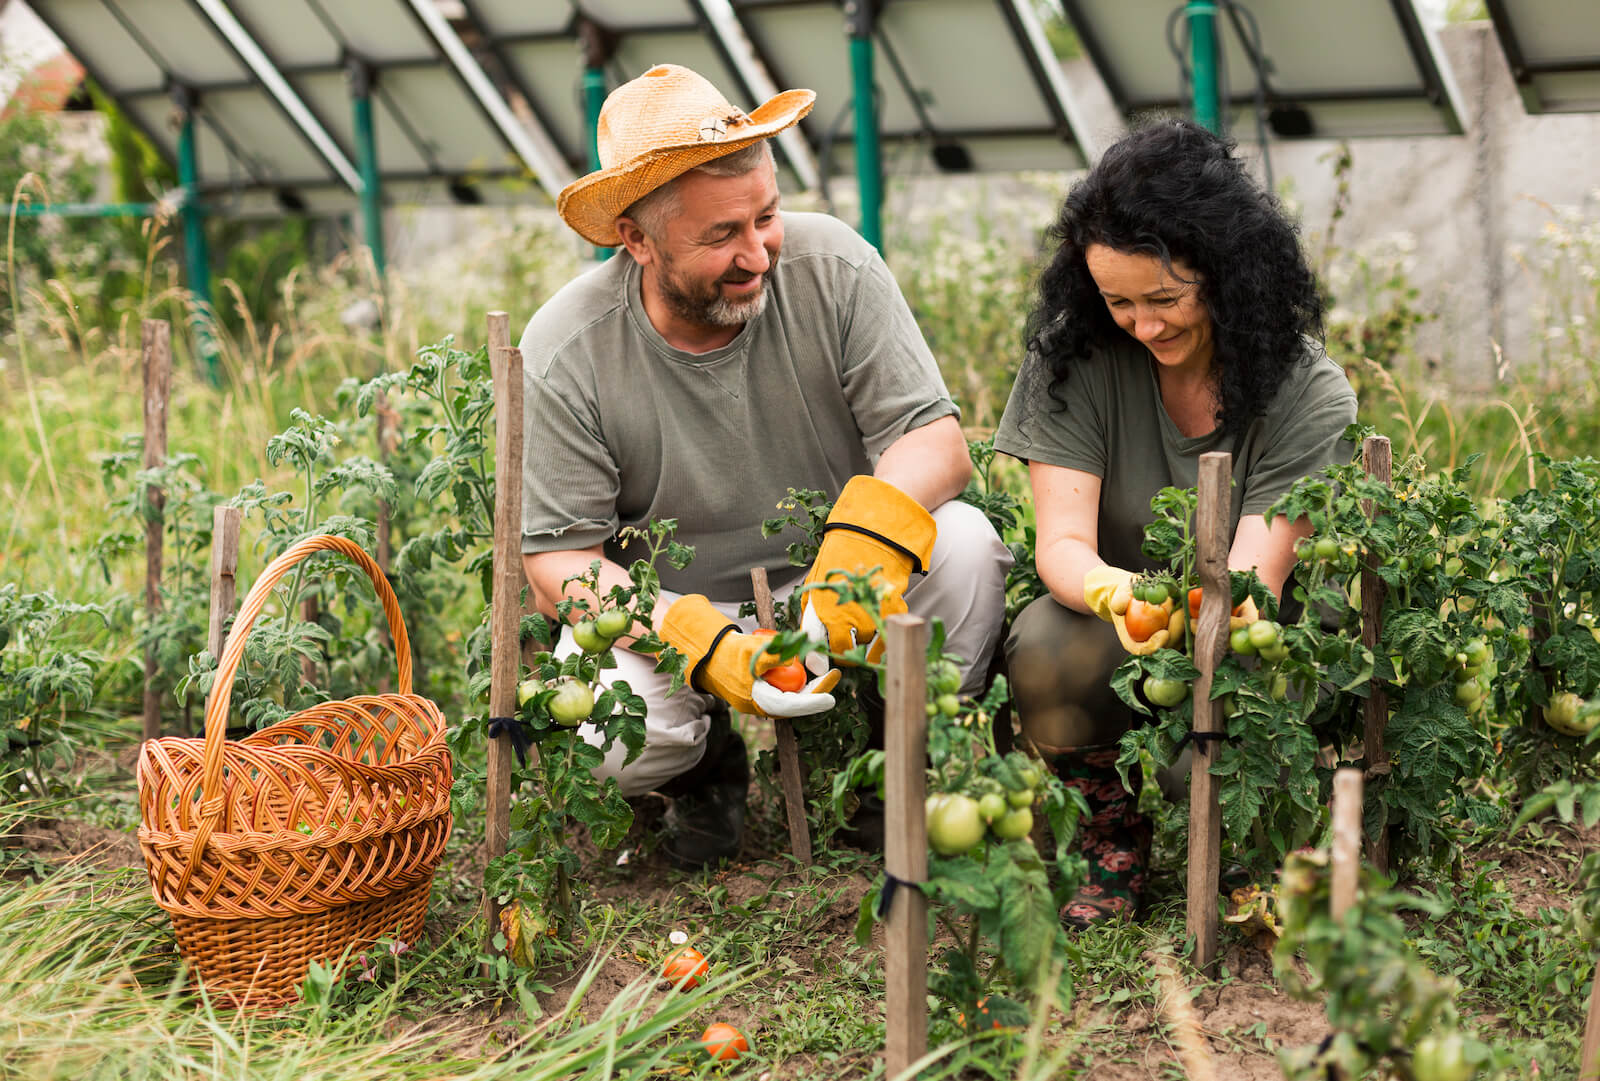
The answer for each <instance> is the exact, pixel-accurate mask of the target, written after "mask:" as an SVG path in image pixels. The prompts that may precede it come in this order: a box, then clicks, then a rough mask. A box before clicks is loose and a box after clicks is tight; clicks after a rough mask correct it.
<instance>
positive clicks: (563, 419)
mask: <svg viewBox="0 0 1600 1081" xmlns="http://www.w3.org/2000/svg"><path fill="white" fill-rule="evenodd" d="M522 416H523V420H522V424H523V433H522V551H523V552H524V553H533V552H553V551H570V550H573V549H578V548H589V547H593V546H594V545H596V544H603V543H604V542H605V541H607V540H609V539H610V538H611V537H612V536H613V535H614V534H615V533H616V532H617V527H618V518H617V509H616V508H617V494H618V491H619V490H620V481H619V478H618V474H617V467H616V464H615V463H614V462H613V461H612V458H611V454H610V452H609V451H607V450H606V446H605V443H604V442H603V441H602V439H601V438H600V435H599V432H598V431H597V430H596V428H597V425H596V423H595V422H594V421H593V419H592V418H590V419H589V420H587V421H586V420H585V415H584V412H583V411H581V410H580V409H576V408H574V406H573V404H572V402H571V401H569V400H568V397H567V396H566V395H563V394H561V393H559V392H558V391H557V389H556V387H555V386H554V384H553V383H552V382H551V380H550V379H549V378H548V377H547V374H536V373H535V372H533V371H531V370H529V368H528V367H527V366H525V367H524V369H523V380H522ZM552 418H559V420H558V421H557V422H555V423H552Z"/></svg>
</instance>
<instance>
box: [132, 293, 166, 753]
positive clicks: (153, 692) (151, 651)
mask: <svg viewBox="0 0 1600 1081" xmlns="http://www.w3.org/2000/svg"><path fill="white" fill-rule="evenodd" d="M139 339H140V345H141V347H142V350H143V353H144V467H145V468H146V469H157V468H159V467H160V466H161V465H163V464H164V463H165V462H166V460H167V402H168V400H169V399H170V398H171V395H172V324H170V323H168V322H167V321H166V320H164V319H146V320H145V321H144V323H143V324H141V326H140V328H139ZM145 494H146V498H147V500H148V502H149V504H150V511H149V516H148V517H147V518H146V519H145V524H144V612H145V618H146V619H149V620H154V619H155V617H156V615H157V613H159V612H160V611H161V540H162V535H163V533H164V532H165V528H164V527H165V524H166V514H165V510H166V504H167V495H166V493H165V492H163V491H162V490H161V489H160V488H158V487H157V486H156V485H154V484H152V485H149V486H148V487H147V488H146V489H145ZM160 735H161V691H160V687H159V685H158V683H157V679H156V648H155V646H154V644H151V645H148V646H146V647H145V650H144V738H145V739H157V738H159V737H160Z"/></svg>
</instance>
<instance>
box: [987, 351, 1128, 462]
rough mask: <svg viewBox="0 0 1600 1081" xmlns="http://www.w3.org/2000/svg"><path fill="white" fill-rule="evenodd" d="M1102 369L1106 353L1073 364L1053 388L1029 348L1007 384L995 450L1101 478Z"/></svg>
mask: <svg viewBox="0 0 1600 1081" xmlns="http://www.w3.org/2000/svg"><path fill="white" fill-rule="evenodd" d="M1106 369H1107V365H1106V358H1103V357H1098V356H1097V357H1095V358H1091V359H1089V360H1086V361H1083V362H1080V363H1078V364H1075V365H1073V367H1072V369H1071V373H1070V374H1069V375H1068V377H1067V379H1066V382H1065V383H1064V384H1062V385H1061V386H1060V387H1059V388H1058V389H1056V390H1055V391H1054V392H1052V387H1051V376H1050V371H1049V369H1048V368H1047V367H1046V366H1045V364H1044V362H1043V361H1041V360H1040V359H1039V357H1038V356H1037V355H1036V354H1032V353H1030V354H1029V355H1028V357H1027V359H1025V360H1024V361H1023V362H1022V368H1021V370H1020V371H1018V372H1017V378H1016V381H1015V382H1014V383H1013V384H1012V385H1011V396H1010V398H1008V399H1007V401H1006V409H1005V412H1004V413H1003V414H1002V415H1001V417H1000V426H999V427H998V428H997V429H995V433H994V445H995V449H996V450H999V451H1001V452H1002V453H1005V454H1009V455H1011V456H1012V457H1014V458H1020V459H1022V460H1023V461H1026V462H1042V463H1044V464H1045V465H1055V466H1062V467H1064V468H1067V469H1079V470H1082V471H1083V472H1085V473H1092V474H1094V475H1095V476H1097V477H1102V478H1103V477H1105V475H1106V466H1107V462H1106V454H1107V448H1108V447H1109V446H1110V430H1109V428H1110V426H1109V424H1108V423H1107V420H1106V418H1107V416H1108V406H1109V405H1110V402H1109V401H1108V399H1107V394H1108V386H1107V383H1106V378H1105V376H1106Z"/></svg>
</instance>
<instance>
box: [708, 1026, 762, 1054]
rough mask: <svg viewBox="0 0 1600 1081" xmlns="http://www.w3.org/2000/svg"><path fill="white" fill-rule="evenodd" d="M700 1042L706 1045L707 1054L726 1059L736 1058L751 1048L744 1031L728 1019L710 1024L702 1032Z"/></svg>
mask: <svg viewBox="0 0 1600 1081" xmlns="http://www.w3.org/2000/svg"><path fill="white" fill-rule="evenodd" d="M700 1043H701V1044H702V1045H704V1047H705V1049H706V1054H708V1055H710V1056H711V1057H712V1058H714V1059H719V1060H724V1061H725V1060H728V1059H736V1058H738V1057H739V1056H740V1055H742V1054H744V1053H745V1052H746V1051H748V1050H750V1041H749V1040H746V1039H745V1038H744V1033H742V1032H740V1031H739V1030H738V1029H736V1028H734V1027H733V1026H732V1025H730V1024H728V1023H727V1022H726V1021H718V1022H716V1023H715V1024H713V1025H710V1026H708V1027H707V1028H706V1030H705V1031H704V1032H702V1033H701V1034H700Z"/></svg>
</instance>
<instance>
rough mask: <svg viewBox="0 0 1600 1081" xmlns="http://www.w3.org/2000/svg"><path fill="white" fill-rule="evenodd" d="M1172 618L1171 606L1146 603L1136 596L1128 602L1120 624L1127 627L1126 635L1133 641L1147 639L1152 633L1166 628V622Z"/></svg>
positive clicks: (1168, 604)
mask: <svg viewBox="0 0 1600 1081" xmlns="http://www.w3.org/2000/svg"><path fill="white" fill-rule="evenodd" d="M1171 618H1172V606H1171V604H1170V603H1167V604H1148V603H1146V602H1145V601H1141V600H1138V599H1137V598H1136V599H1134V600H1131V601H1129V602H1128V611H1127V613H1126V614H1125V615H1124V616H1123V617H1122V625H1123V626H1125V627H1127V628H1128V637H1129V638H1132V639H1133V640H1134V641H1135V642H1144V641H1147V640H1148V639H1149V638H1150V636H1151V635H1152V634H1155V633H1156V632H1157V631H1159V630H1164V629H1166V626H1167V622H1168V620H1170V619H1171Z"/></svg>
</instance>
